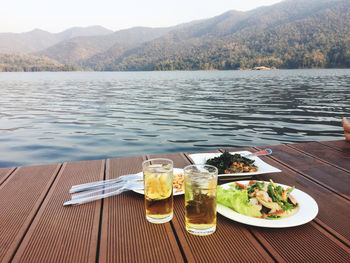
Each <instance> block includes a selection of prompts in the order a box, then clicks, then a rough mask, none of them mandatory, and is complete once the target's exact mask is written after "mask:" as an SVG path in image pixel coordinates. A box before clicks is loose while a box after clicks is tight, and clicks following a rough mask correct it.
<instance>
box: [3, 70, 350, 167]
mask: <svg viewBox="0 0 350 263" xmlns="http://www.w3.org/2000/svg"><path fill="white" fill-rule="evenodd" d="M349 91H350V70H347V69H340V70H339V69H338V70H279V71H198V72H68V73H0V95H1V96H0V167H10V166H19V165H33V164H44V163H56V162H64V161H79V160H92V159H102V158H110V157H124V156H136V155H143V154H154V153H170V152H182V151H199V150H206V149H216V148H222V147H231V146H232V147H234V146H261V145H275V144H281V143H292V142H307V141H315V140H317V141H322V140H334V139H342V138H343V133H342V129H341V124H340V119H341V117H342V116H347V117H349V116H350V92H349Z"/></svg>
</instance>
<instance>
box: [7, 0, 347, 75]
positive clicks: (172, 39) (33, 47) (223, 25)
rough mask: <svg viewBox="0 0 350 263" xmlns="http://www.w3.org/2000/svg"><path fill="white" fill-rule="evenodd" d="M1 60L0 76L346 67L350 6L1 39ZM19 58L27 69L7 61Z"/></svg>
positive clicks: (275, 9)
mask: <svg viewBox="0 0 350 263" xmlns="http://www.w3.org/2000/svg"><path fill="white" fill-rule="evenodd" d="M0 53H2V55H0V71H1V70H2V71H16V70H20V71H22V70H26V71H30V70H52V69H50V66H49V65H50V63H53V65H55V67H57V68H59V69H58V70H101V71H124V70H203V69H204V70H208V69H248V68H253V67H257V66H267V67H276V68H313V67H317V68H324V67H350V1H348V0H285V1H283V2H280V3H278V4H275V5H271V6H266V7H260V8H257V9H254V10H251V11H247V12H240V11H234V10H231V11H228V12H225V13H223V14H221V15H218V16H216V17H213V18H209V19H203V20H198V21H192V22H190V23H185V24H181V25H177V26H173V27H165V28H147V27H135V28H130V29H125V30H120V31H116V32H113V31H111V30H108V29H106V28H103V27H101V26H93V27H87V28H71V29H68V30H66V31H63V32H61V33H57V34H52V33H49V32H46V31H42V30H39V29H36V30H33V31H30V32H27V33H22V34H13V33H0ZM20 54H21V55H20ZM23 54H26V55H25V58H26V60H28V63H26V66H25V67H23V65H22V66H21V65H18V59H11V57H12V56H13V57H16V56H17V58H18V56H22V57H23V56H24V55H23ZM5 55H6V56H5ZM4 57H5V58H6V60H4ZM38 58H41V60H38ZM31 59H32V60H33V61H36V64H35V67H34V68H33V69H31V67H30V60H31ZM16 61H17V62H16ZM38 61H45V67H43V68H40V66H39V65H38ZM11 63H12V64H11ZM16 63H17V64H16ZM55 67H52V68H55Z"/></svg>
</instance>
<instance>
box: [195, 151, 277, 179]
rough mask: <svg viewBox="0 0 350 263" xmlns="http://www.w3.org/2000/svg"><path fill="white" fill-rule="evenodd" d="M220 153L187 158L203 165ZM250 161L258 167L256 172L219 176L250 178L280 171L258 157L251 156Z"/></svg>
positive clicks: (197, 154) (201, 154) (242, 152)
mask: <svg viewBox="0 0 350 263" xmlns="http://www.w3.org/2000/svg"><path fill="white" fill-rule="evenodd" d="M235 153H238V154H241V155H242V154H243V155H244V154H249V153H251V152H248V151H240V152H230V154H232V155H233V154H235ZM221 154H222V153H196V154H190V155H189V157H190V158H191V159H192V160H193V162H194V163H195V164H205V163H206V161H207V160H208V159H211V158H214V157H218V156H220V155H221ZM249 159H251V160H255V162H254V165H256V166H257V167H258V171H256V172H251V173H234V174H220V176H222V177H225V176H230V177H232V176H237V177H242V176H244V177H245V178H247V177H251V176H253V175H256V174H266V173H280V172H281V170H280V169H277V168H276V167H274V166H272V165H269V164H267V163H265V162H264V161H263V160H261V159H260V158H259V157H256V156H253V157H249Z"/></svg>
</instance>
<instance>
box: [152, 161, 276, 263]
mask: <svg viewBox="0 0 350 263" xmlns="http://www.w3.org/2000/svg"><path fill="white" fill-rule="evenodd" d="M150 157H152V158H154V157H165V158H170V159H172V160H173V161H174V163H175V166H176V167H179V168H182V167H184V166H186V165H188V164H190V162H189V161H188V159H187V158H185V157H184V156H183V155H182V154H165V155H152V156H150ZM172 224H173V226H174V229H175V231H176V234H177V236H178V239H179V240H180V243H181V245H182V250H183V251H184V254H185V256H186V259H187V261H188V262H243V261H244V262H247V261H251V262H273V259H272V258H271V257H270V256H269V255H268V253H267V252H266V251H265V249H264V248H263V247H262V246H261V245H260V244H259V242H257V240H256V239H255V238H254V236H253V235H252V234H251V233H250V232H249V231H248V230H247V229H246V228H245V227H244V225H242V224H238V223H235V222H233V221H231V220H228V219H226V218H224V217H222V216H220V215H218V217H217V230H216V232H215V233H214V234H212V235H210V236H206V237H199V236H193V235H191V234H189V233H187V231H186V229H185V209H184V196H183V195H182V196H176V197H175V198H174V218H173V220H172Z"/></svg>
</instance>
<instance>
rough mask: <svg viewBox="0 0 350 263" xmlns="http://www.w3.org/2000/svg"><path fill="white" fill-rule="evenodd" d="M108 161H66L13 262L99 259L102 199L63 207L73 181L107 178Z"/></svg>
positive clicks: (75, 182) (82, 181) (81, 181)
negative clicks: (105, 176) (106, 165)
mask: <svg viewBox="0 0 350 263" xmlns="http://www.w3.org/2000/svg"><path fill="white" fill-rule="evenodd" d="M104 167H105V161H103V160H99V161H88V162H75V163H65V164H64V165H63V167H62V169H61V171H60V173H59V174H58V176H57V179H56V181H55V182H54V184H53V185H52V188H51V189H50V191H49V193H48V195H47V197H46V198H45V201H44V202H43V204H42V206H41V208H40V210H39V212H38V214H37V216H36V217H35V219H34V221H33V223H32V225H31V226H30V228H29V230H28V232H27V234H26V236H25V237H24V239H23V242H22V244H21V246H20V247H19V249H18V251H17V253H16V255H15V257H14V259H13V262H95V261H96V258H97V248H98V231H99V222H100V213H101V201H100V200H99V201H96V202H91V203H87V204H84V205H79V206H69V207H63V206H62V204H63V202H65V201H67V200H69V199H70V194H69V189H70V188H71V186H72V185H75V184H81V183H85V182H92V181H97V180H103V177H104Z"/></svg>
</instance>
